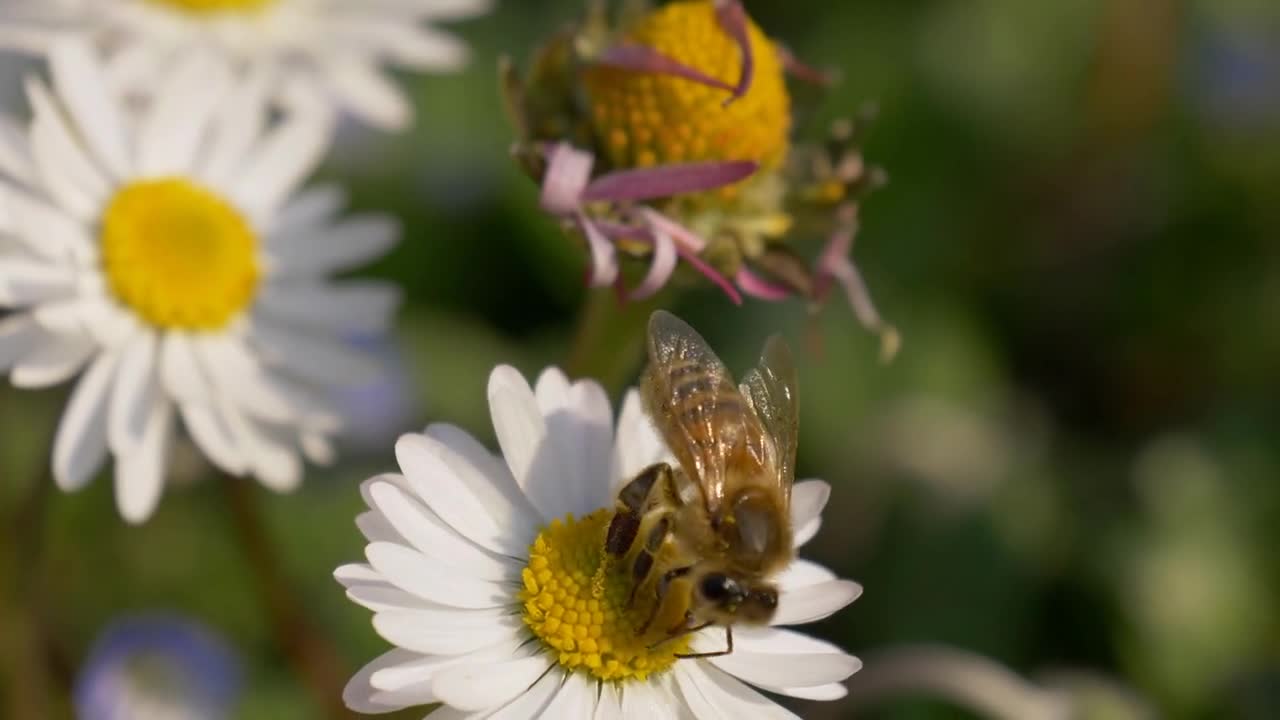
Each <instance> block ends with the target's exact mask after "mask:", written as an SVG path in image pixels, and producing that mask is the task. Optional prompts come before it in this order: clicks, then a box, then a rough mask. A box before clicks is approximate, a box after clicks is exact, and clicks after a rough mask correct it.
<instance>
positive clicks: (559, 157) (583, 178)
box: [539, 142, 595, 215]
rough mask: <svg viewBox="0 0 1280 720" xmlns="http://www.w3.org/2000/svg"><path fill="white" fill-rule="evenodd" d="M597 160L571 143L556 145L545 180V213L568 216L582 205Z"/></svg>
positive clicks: (542, 203)
mask: <svg viewBox="0 0 1280 720" xmlns="http://www.w3.org/2000/svg"><path fill="white" fill-rule="evenodd" d="M594 164H595V157H594V156H592V154H591V153H589V152H586V151H585V150H579V149H577V148H575V147H573V146H572V145H570V144H569V143H563V142H562V143H556V144H555V145H553V146H552V147H551V149H550V150H548V151H547V171H546V173H545V174H543V176H542V196H541V198H540V199H539V204H540V205H541V206H542V209H544V210H546V211H547V212H549V213H552V214H555V215H569V214H571V213H573V212H575V211H576V210H577V209H578V207H579V206H580V205H581V204H582V193H583V191H584V190H585V189H586V188H587V184H588V183H589V182H590V181H591V168H592V166H593V165H594Z"/></svg>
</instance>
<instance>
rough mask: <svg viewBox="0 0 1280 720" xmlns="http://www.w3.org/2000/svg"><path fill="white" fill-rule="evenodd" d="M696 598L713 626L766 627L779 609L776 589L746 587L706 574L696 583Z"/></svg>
mask: <svg viewBox="0 0 1280 720" xmlns="http://www.w3.org/2000/svg"><path fill="white" fill-rule="evenodd" d="M697 593H698V596H699V597H700V598H701V599H702V600H703V602H704V603H705V605H706V606H707V607H708V608H709V611H708V615H710V616H711V619H712V620H714V621H715V622H716V623H718V624H721V625H729V624H732V623H735V622H737V623H745V624H748V625H765V624H767V623H768V622H769V621H770V620H771V619H773V613H774V611H775V610H777V609H778V589H777V588H775V587H773V586H772V585H763V584H760V585H757V584H747V583H744V582H741V581H739V580H737V579H736V578H734V577H732V576H730V575H727V574H725V573H722V572H712V573H707V574H706V575H703V576H702V579H701V580H699V581H698V586H697Z"/></svg>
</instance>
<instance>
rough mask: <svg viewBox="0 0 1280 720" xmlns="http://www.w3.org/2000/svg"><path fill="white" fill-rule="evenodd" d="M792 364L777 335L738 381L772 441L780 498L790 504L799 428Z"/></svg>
mask: <svg viewBox="0 0 1280 720" xmlns="http://www.w3.org/2000/svg"><path fill="white" fill-rule="evenodd" d="M798 383H799V381H798V379H797V373H796V365H795V361H794V360H793V359H792V357H791V349H790V348H789V347H787V343H786V342H785V341H784V340H783V339H782V338H781V336H778V335H774V336H773V337H771V338H769V340H768V342H766V343H765V346H764V353H762V354H761V356H760V364H759V365H757V366H756V367H755V368H753V369H752V370H751V371H750V372H748V373H747V374H746V375H744V376H743V378H742V385H741V389H742V394H743V396H745V397H746V398H747V401H748V402H750V403H751V409H752V410H753V411H755V414H756V417H757V418H759V419H760V422H761V423H762V424H763V425H764V428H765V430H766V431H767V432H768V433H769V435H770V437H772V438H773V445H774V447H775V448H776V450H777V458H778V475H779V482H780V483H781V490H782V494H783V497H784V498H786V501H787V505H788V506H789V505H790V504H791V486H792V485H793V484H794V483H795V479H796V437H797V434H798V432H799V428H800V396H799V393H798Z"/></svg>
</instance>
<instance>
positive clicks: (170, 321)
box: [101, 178, 258, 330]
mask: <svg viewBox="0 0 1280 720" xmlns="http://www.w3.org/2000/svg"><path fill="white" fill-rule="evenodd" d="M101 239H102V257H103V268H104V271H105V273H106V276H107V284H108V286H109V287H110V288H111V292H112V293H113V294H114V295H115V296H116V299H118V300H119V301H120V302H122V303H124V304H125V305H127V306H129V308H131V309H132V310H133V311H134V312H136V313H137V314H138V315H139V316H140V317H141V318H142V319H143V320H145V321H147V322H148V323H150V324H151V325H154V326H156V327H160V328H173V329H186V330H216V329H219V328H221V327H223V326H225V325H226V324H227V323H228V322H229V321H230V320H231V319H232V318H233V317H235V316H236V315H237V314H238V313H240V312H241V311H242V310H244V309H245V308H246V307H247V306H248V305H249V303H250V302H252V301H253V296H254V291H255V290H256V289H257V287H258V264H257V259H256V254H257V238H256V237H255V236H254V233H253V230H252V229H251V228H250V227H249V223H248V222H247V221H246V220H245V218H244V217H243V216H242V215H241V214H240V213H239V212H238V211H237V210H236V209H235V208H233V207H232V206H231V205H229V204H228V203H227V202H226V201H225V200H223V199H222V198H220V197H218V196H217V195H215V194H213V193H211V192H209V191H208V190H205V189H203V188H201V187H198V186H196V185H194V184H193V183H191V182H189V181H187V180H183V179H181V178H168V179H163V180H147V181H142V182H136V183H133V184H131V185H127V186H125V187H124V188H123V189H121V190H120V191H119V192H117V193H116V194H115V197H113V198H112V199H111V202H110V204H109V205H108V206H107V210H106V213H105V214H104V216H103V219H102V238H101Z"/></svg>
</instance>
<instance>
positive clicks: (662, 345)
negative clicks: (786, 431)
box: [641, 310, 774, 513]
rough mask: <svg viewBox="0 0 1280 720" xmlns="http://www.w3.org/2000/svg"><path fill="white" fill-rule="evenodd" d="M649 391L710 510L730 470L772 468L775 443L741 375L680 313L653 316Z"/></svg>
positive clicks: (645, 389) (659, 420)
mask: <svg viewBox="0 0 1280 720" xmlns="http://www.w3.org/2000/svg"><path fill="white" fill-rule="evenodd" d="M641 393H642V395H643V397H644V401H645V405H646V406H647V409H648V411H649V414H650V416H651V417H652V418H653V420H654V424H655V425H656V426H657V427H658V430H659V431H660V432H661V434H662V436H663V439H664V440H666V442H667V445H668V447H670V448H671V452H672V453H673V454H674V455H675V456H676V459H678V460H679V461H680V464H681V465H682V466H683V467H684V470H685V474H686V475H688V476H689V477H690V478H692V479H694V480H696V481H697V484H698V485H699V486H700V488H701V490H702V494H703V500H704V501H705V503H706V505H707V508H708V509H709V510H710V511H712V512H713V513H714V512H716V511H718V509H719V507H720V503H721V501H722V500H723V499H724V495H725V490H726V483H727V482H728V479H729V472H728V471H729V468H730V465H733V467H734V469H735V474H736V475H740V476H747V477H749V476H754V475H759V474H760V472H758V470H759V468H763V467H772V466H773V463H774V457H773V453H774V450H773V446H772V443H770V442H769V438H768V437H767V432H766V431H765V429H764V428H763V427H762V426H761V425H760V422H759V420H757V419H756V416H755V415H754V414H752V412H751V410H750V408H749V407H748V404H747V401H746V400H745V399H744V398H743V397H742V395H741V393H740V392H739V390H738V387H737V385H735V384H734V382H733V377H732V376H731V375H730V374H729V371H728V369H727V368H725V366H724V363H722V362H721V361H720V358H719V357H718V356H716V354H715V352H714V351H713V350H712V349H711V347H710V346H709V345H708V344H707V341H706V340H704V339H703V338H702V336H701V335H699V334H698V332H697V331H696V330H694V329H693V328H691V327H689V325H688V324H687V323H685V322H684V321H683V320H681V319H679V318H677V317H676V316H674V315H672V314H670V313H667V312H663V311H661V310H659V311H658V312H655V313H654V314H653V316H652V317H651V318H650V319H649V365H648V367H647V368H646V370H645V375H644V380H643V382H642V385H641Z"/></svg>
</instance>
